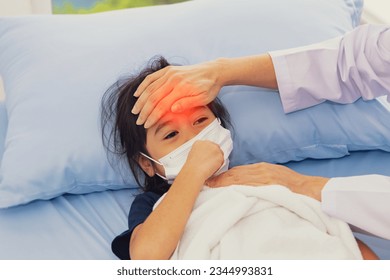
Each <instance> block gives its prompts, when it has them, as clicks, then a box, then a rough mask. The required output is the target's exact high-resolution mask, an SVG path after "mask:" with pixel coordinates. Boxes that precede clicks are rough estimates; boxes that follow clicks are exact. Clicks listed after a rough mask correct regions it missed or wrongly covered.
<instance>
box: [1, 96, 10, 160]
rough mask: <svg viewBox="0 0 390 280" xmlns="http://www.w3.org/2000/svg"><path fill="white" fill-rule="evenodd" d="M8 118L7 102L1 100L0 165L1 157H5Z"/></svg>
mask: <svg viewBox="0 0 390 280" xmlns="http://www.w3.org/2000/svg"><path fill="white" fill-rule="evenodd" d="M7 126H8V119H7V112H6V111H5V104H4V101H3V100H0V166H1V159H2V158H3V153H4V145H5V134H6V132H7Z"/></svg>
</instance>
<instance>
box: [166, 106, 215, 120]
mask: <svg viewBox="0 0 390 280" xmlns="http://www.w3.org/2000/svg"><path fill="white" fill-rule="evenodd" d="M209 110H210V109H209V108H208V107H207V106H201V107H194V108H190V109H188V110H185V111H182V112H180V113H173V112H167V113H166V114H165V115H164V116H163V117H162V118H161V120H160V121H159V122H166V121H171V122H181V121H184V120H188V119H190V118H191V117H192V116H193V115H195V114H202V113H206V111H209Z"/></svg>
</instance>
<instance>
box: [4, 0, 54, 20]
mask: <svg viewBox="0 0 390 280" xmlns="http://www.w3.org/2000/svg"><path fill="white" fill-rule="evenodd" d="M51 12H52V8H51V0H0V16H14V15H29V14H51Z"/></svg>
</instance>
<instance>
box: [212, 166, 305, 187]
mask: <svg viewBox="0 0 390 280" xmlns="http://www.w3.org/2000/svg"><path fill="white" fill-rule="evenodd" d="M297 175H298V176H299V175H300V174H298V173H296V172H294V171H292V170H291V169H289V168H287V167H285V166H282V165H277V164H271V163H265V162H261V163H256V164H248V165H242V166H236V167H233V168H231V169H229V170H228V171H226V172H224V173H222V174H220V175H219V176H216V177H213V178H211V179H209V180H208V182H207V185H208V186H210V187H222V186H228V185H249V186H266V185H276V184H277V185H285V184H287V183H288V182H287V181H288V180H289V179H290V180H294V178H289V179H287V178H286V177H290V176H292V177H295V176H297Z"/></svg>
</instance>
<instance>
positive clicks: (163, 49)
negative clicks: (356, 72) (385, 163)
mask: <svg viewBox="0 0 390 280" xmlns="http://www.w3.org/2000/svg"><path fill="white" fill-rule="evenodd" d="M361 7H362V1H361V0H355V1H352V0H345V1H342V0H311V1H308V0H305V1H303V0H295V1H292V0H275V1H268V0H246V1H225V0H215V1H201V0H198V1H189V2H184V3H180V4H175V5H165V6H156V7H148V8H140V9H128V10H120V11H114V12H108V13H102V14H95V15H66V16H65V15H56V16H30V17H15V18H11V17H10V18H0V38H1V40H0V61H1V63H0V75H1V76H2V78H3V81H4V86H5V92H6V95H7V98H6V108H7V115H8V131H7V136H6V139H5V150H4V155H3V158H2V161H1V166H0V207H2V208H4V207H10V206H15V205H19V204H23V203H28V202H30V201H32V200H36V199H50V198H53V197H56V196H58V195H61V194H63V193H74V194H79V193H88V192H93V191H103V190H107V189H120V188H127V187H137V186H136V184H135V182H134V180H133V179H132V178H131V177H130V179H129V180H126V181H124V180H123V179H122V177H121V176H120V174H119V173H118V172H116V171H115V170H114V169H113V168H111V167H110V165H109V163H108V161H107V157H106V153H105V151H104V149H103V146H102V143H101V136H100V127H99V123H100V119H99V117H100V113H99V107H100V101H101V97H102V95H103V93H104V92H105V90H106V89H107V88H108V87H109V85H111V84H112V83H113V82H114V81H115V80H116V79H117V78H118V77H120V76H122V75H124V74H128V73H134V72H136V71H137V70H139V69H140V68H141V67H142V66H143V65H144V64H145V63H146V62H147V61H148V60H149V59H150V58H151V57H153V56H155V55H163V56H165V57H166V58H167V59H168V60H169V61H170V62H172V63H179V64H193V63H198V62H202V61H206V60H210V59H215V58H217V57H223V56H225V57H237V56H244V55H253V54H259V53H262V52H266V51H271V50H276V49H283V48H290V47H297V46H300V45H304V44H311V43H315V42H319V41H322V40H325V39H329V38H331V37H335V36H338V35H341V34H343V33H345V32H346V31H348V30H351V29H352V28H353V27H354V26H356V24H357V23H358V21H359V16H360V13H361ZM236 89H237V92H234V91H235V90H236ZM254 91H256V93H255V92H254ZM221 97H222V100H223V102H224V103H225V104H226V105H227V107H228V109H229V110H230V112H231V114H232V116H233V122H234V123H235V129H236V130H235V132H236V143H235V147H234V152H233V155H232V163H233V164H235V165H237V164H242V163H248V162H255V161H260V160H267V161H272V162H286V161H289V160H300V159H304V158H307V157H315V158H329V157H339V156H342V155H345V154H347V153H348V150H349V149H351V148H354V147H353V146H351V145H352V144H353V143H355V141H356V138H349V135H350V134H349V133H344V132H346V131H347V132H350V130H353V131H354V132H357V130H355V129H356V128H355V127H351V126H350V125H349V124H348V122H338V123H339V126H337V127H335V126H336V123H337V120H338V119H337V118H338V116H339V113H338V112H339V111H340V110H339V109H335V108H336V107H337V105H331V104H326V105H321V106H318V107H316V108H312V109H310V110H308V111H304V112H303V111H302V112H298V113H294V114H289V115H285V114H284V113H283V112H282V110H281V105H280V101H279V99H278V96H277V93H269V92H264V91H262V90H261V89H248V88H246V87H231V88H225V89H224V90H223V91H222V93H221ZM256 104H257V105H259V106H260V105H261V107H259V106H257V105H256ZM362 105H363V104H361V103H357V104H354V105H351V106H352V107H350V108H356V109H342V111H343V112H344V111H348V112H349V113H347V112H345V113H343V114H342V115H340V117H342V118H345V119H350V118H354V119H355V118H356V114H364V113H361V112H360V111H359V110H360V109H361V107H362V108H363V109H362V110H364V111H369V112H368V113H367V114H369V115H370V116H372V117H373V119H372V121H373V123H375V122H376V119H378V117H376V118H375V114H376V112H377V110H381V109H380V108H378V107H377V106H368V105H367V106H365V105H364V106H362ZM326 106H328V107H329V109H328V110H327V111H326V112H325V113H324V112H322V111H323V110H324V107H326ZM357 106H361V107H357ZM337 108H339V107H337ZM321 112H322V113H321ZM129 113H130V112H129ZM328 114H331V115H332V116H329V118H333V119H334V121H335V123H334V126H332V130H334V131H332V132H334V133H333V134H332V135H333V136H332V137H330V138H329V137H328V132H327V130H323V127H324V126H325V125H326V124H327V123H328V119H327V118H326V117H327V116H328ZM378 116H381V115H380V114H379V115H378ZM316 118H317V119H316ZM362 118H363V117H362ZM271 120H272V122H271ZM366 124H367V125H365V126H364V131H365V134H364V137H363V138H364V139H361V138H359V137H357V138H358V139H360V140H362V142H356V143H359V147H355V148H362V149H377V148H380V147H386V148H387V144H384V143H383V142H384V139H385V137H387V135H382V137H383V138H382V141H380V143H379V142H377V141H378V140H379V139H380V137H379V136H378V135H381V133H382V132H383V130H382V128H383V127H380V128H379V129H377V127H376V126H372V127H371V126H369V125H368V123H366ZM279 126H280V127H279ZM344 126H346V127H344ZM367 129H368V130H367ZM257 133H259V134H257ZM378 133H379V134H378ZM372 135H376V136H375V137H372ZM354 136H358V135H357V133H355V134H354ZM377 136H378V137H377ZM328 138H329V139H330V140H332V141H330V140H329V141H328ZM387 139H389V138H387ZM360 144H361V145H360Z"/></svg>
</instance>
